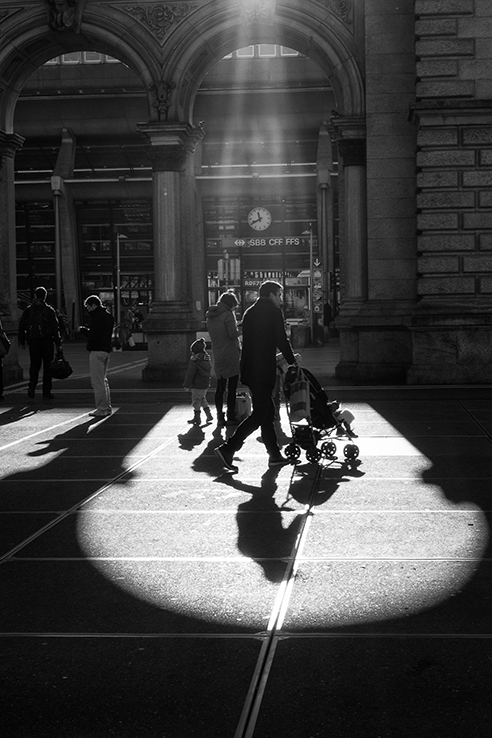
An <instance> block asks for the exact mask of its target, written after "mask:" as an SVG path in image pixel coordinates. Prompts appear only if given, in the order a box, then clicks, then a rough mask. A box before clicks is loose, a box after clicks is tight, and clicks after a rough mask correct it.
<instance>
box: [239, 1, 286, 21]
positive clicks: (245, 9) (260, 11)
mask: <svg viewBox="0 0 492 738" xmlns="http://www.w3.org/2000/svg"><path fill="white" fill-rule="evenodd" d="M276 4H277V0H239V2H238V5H239V13H240V16H241V20H242V21H243V22H244V23H272V22H273V19H274V16H275V6H276Z"/></svg>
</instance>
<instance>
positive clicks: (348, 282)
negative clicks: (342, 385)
mask: <svg viewBox="0 0 492 738" xmlns="http://www.w3.org/2000/svg"><path fill="white" fill-rule="evenodd" d="M328 130H329V131H330V134H331V136H332V138H333V139H334V140H335V141H336V142H337V144H338V152H339V162H338V168H339V183H338V194H339V238H340V309H339V314H338V317H337V320H336V326H337V329H338V331H339V332H340V363H339V364H338V366H337V369H336V373H337V376H339V377H341V378H353V377H354V376H356V374H357V368H358V363H359V360H360V356H359V332H358V330H357V329H356V328H355V326H354V317H355V316H357V315H358V313H359V312H360V311H361V310H362V308H363V306H364V304H365V303H366V300H367V197H366V176H367V175H366V147H365V133H366V129H365V120H364V119H363V118H359V117H353V118H352V117H350V118H349V117H342V116H339V117H334V118H332V119H331V123H330V125H329V127H328Z"/></svg>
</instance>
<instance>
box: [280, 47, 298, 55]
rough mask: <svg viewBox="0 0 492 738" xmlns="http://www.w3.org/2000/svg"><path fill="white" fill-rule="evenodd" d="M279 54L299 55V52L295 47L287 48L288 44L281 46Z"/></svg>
mask: <svg viewBox="0 0 492 738" xmlns="http://www.w3.org/2000/svg"><path fill="white" fill-rule="evenodd" d="M280 56H299V52H298V51H296V50H295V49H289V47H288V46H281V47H280Z"/></svg>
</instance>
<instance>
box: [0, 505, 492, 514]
mask: <svg viewBox="0 0 492 738" xmlns="http://www.w3.org/2000/svg"><path fill="white" fill-rule="evenodd" d="M84 504H85V503H84ZM304 511H305V508H304V506H300V507H299V508H296V509H293V510H282V509H280V512H281V513H284V514H286V515H287V514H289V513H292V514H294V513H296V514H299V513H301V512H304ZM57 512H64V511H57V510H19V511H16V510H0V516H1V515H11V514H13V513H16V515H47V514H49V513H57ZM78 512H79V511H78V510H72V512H71V514H72V515H75V514H77V513H78ZM84 512H90V513H91V515H92V514H95V515H229V514H230V513H233V514H234V515H236V514H239V515H257V511H255V510H247V511H245V512H243V511H241V512H240V513H238V512H237V510H235V509H233V508H232V507H230V508H219V509H214V510H207V509H199V508H197V509H195V510H190V509H189V508H187V509H185V508H178V509H174V510H168V509H166V508H154V509H151V510H148V509H145V510H142V509H138V508H135V509H128V508H126V509H125V510H121V509H120V508H117V507H108V508H97V509H96V508H94V509H93V508H90V509H89V510H87V511H84ZM480 512H481V510H480V511H479V510H476V509H473V508H465V509H463V510H401V509H395V508H388V509H386V508H382V509H381V508H374V509H372V508H371V509H368V510H366V509H364V510H362V509H354V508H347V509H340V510H312V511H311V515H312V517H316V516H318V515H381V514H390V515H427V514H431V515H469V514H470V513H473V514H479V513H480ZM262 514H263V515H278V511H274V510H271V511H264V512H262Z"/></svg>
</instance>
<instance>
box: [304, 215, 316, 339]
mask: <svg viewBox="0 0 492 738" xmlns="http://www.w3.org/2000/svg"><path fill="white" fill-rule="evenodd" d="M302 235H303V236H309V335H310V338H311V343H314V328H313V282H314V275H313V224H312V223H310V224H309V230H308V231H303V232H302Z"/></svg>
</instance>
